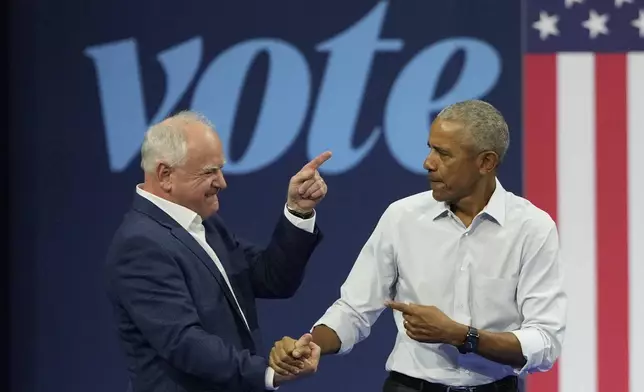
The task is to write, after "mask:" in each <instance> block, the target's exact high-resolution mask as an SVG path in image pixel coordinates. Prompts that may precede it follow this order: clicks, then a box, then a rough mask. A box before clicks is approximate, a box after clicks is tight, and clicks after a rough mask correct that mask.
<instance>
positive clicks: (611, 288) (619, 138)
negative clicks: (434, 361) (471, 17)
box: [524, 0, 644, 392]
mask: <svg viewBox="0 0 644 392" xmlns="http://www.w3.org/2000/svg"><path fill="white" fill-rule="evenodd" d="M525 5H526V8H525V13H524V18H525V19H524V22H525V23H524V43H525V46H524V48H525V57H524V94H525V100H524V103H525V107H524V113H525V117H524V121H525V123H524V132H525V137H524V141H525V148H524V157H525V173H524V178H525V184H524V189H525V195H526V197H527V198H528V199H530V200H531V201H532V202H533V203H535V204H536V205H537V206H539V207H541V208H543V209H545V210H546V211H548V212H549V213H550V214H551V216H552V217H553V218H554V219H555V220H556V221H557V224H558V227H559V234H560V240H561V248H562V258H563V261H564V264H565V267H564V268H565V273H566V278H567V281H566V290H567V292H568V295H569V313H568V328H567V331H566V338H565V342H564V347H563V353H562V356H561V358H560V360H559V361H558V363H557V365H556V366H555V369H553V371H551V372H548V373H544V374H536V375H531V376H529V377H528V391H529V392H629V391H630V392H635V391H639V392H641V391H644V384H642V380H641V378H642V377H641V372H643V371H644V353H643V351H644V0H527V1H526V2H525ZM638 372H640V375H639V377H638Z"/></svg>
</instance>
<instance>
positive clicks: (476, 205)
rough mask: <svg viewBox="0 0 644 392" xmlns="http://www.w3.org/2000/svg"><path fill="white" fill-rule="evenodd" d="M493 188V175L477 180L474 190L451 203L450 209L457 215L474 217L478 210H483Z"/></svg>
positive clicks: (470, 218) (494, 184)
mask: <svg viewBox="0 0 644 392" xmlns="http://www.w3.org/2000/svg"><path fill="white" fill-rule="evenodd" d="M495 189H496V179H495V177H494V176H492V177H489V178H486V179H484V180H482V181H479V182H478V183H477V184H476V186H475V188H474V192H472V193H471V194H470V195H469V196H467V197H464V198H462V199H461V200H459V201H458V202H456V203H454V204H452V211H454V213H455V214H457V216H463V217H466V218H468V220H472V219H474V217H475V216H476V215H478V213H479V212H481V211H483V209H484V208H485V206H486V205H487V203H488V202H489V201H490V198H491V197H492V194H493V193H494V190H495Z"/></svg>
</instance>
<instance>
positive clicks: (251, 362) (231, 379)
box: [108, 237, 268, 391]
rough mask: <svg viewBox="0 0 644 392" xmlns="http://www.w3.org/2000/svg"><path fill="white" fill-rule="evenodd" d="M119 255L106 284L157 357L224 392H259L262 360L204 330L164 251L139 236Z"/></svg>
mask: <svg viewBox="0 0 644 392" xmlns="http://www.w3.org/2000/svg"><path fill="white" fill-rule="evenodd" d="M120 254H121V256H120V257H119V258H118V259H116V261H115V262H114V264H113V267H112V269H111V273H109V274H108V284H109V286H110V288H111V291H112V293H113V295H115V296H117V297H118V300H119V302H120V303H121V304H122V306H123V307H124V308H125V309H126V310H127V312H128V314H129V315H130V317H132V319H133V322H134V324H135V325H136V326H137V327H138V328H139V329H140V331H141V333H142V334H143V336H144V337H145V338H146V339H147V341H148V342H149V343H150V345H151V346H152V347H153V348H154V349H155V350H156V351H157V352H158V353H159V355H160V356H161V357H162V358H164V359H165V360H166V361H168V362H169V363H170V364H171V365H172V366H173V367H175V368H177V369H179V370H181V371H183V372H185V373H188V374H192V375H194V376H197V377H199V378H201V379H204V380H209V381H211V382H212V383H213V384H214V385H216V386H219V387H222V389H225V390H244V391H246V390H248V391H264V390H265V383H264V377H265V372H266V368H267V366H268V362H267V361H266V359H264V358H262V357H259V356H256V355H251V354H250V352H249V351H248V350H241V351H240V350H237V349H236V348H234V347H233V346H232V345H230V344H227V343H226V342H225V341H224V340H222V339H221V338H220V337H219V336H216V335H213V334H210V333H207V332H206V331H204V329H203V328H202V326H201V325H200V320H199V317H198V315H197V310H196V307H195V305H194V303H193V301H192V298H191V295H190V293H189V291H188V288H187V286H186V284H185V280H184V276H183V273H182V270H181V268H180V267H179V265H178V264H177V263H176V261H175V260H174V259H173V257H172V256H171V255H170V254H169V253H168V252H167V251H165V250H164V249H163V248H162V247H161V246H160V245H159V244H158V243H156V242H155V241H153V240H152V239H149V238H141V237H139V238H134V239H130V240H129V241H127V242H126V243H125V245H124V246H123V248H122V252H121V253H120Z"/></svg>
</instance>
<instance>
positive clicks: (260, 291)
mask: <svg viewBox="0 0 644 392" xmlns="http://www.w3.org/2000/svg"><path fill="white" fill-rule="evenodd" d="M228 235H229V237H230V238H231V239H232V241H233V246H234V247H238V248H241V249H242V251H243V253H244V256H245V258H246V261H247V262H248V264H249V266H250V276H251V284H252V287H253V291H254V294H255V297H256V298H289V297H292V296H293V295H294V294H295V292H296V291H297V290H298V288H299V287H300V285H301V284H302V280H303V278H304V272H305V269H306V265H307V263H308V261H309V259H310V258H311V255H312V254H313V251H314V250H315V248H316V247H317V245H318V244H319V242H320V241H321V240H322V238H323V235H322V233H321V232H320V230H319V228H318V227H317V225H316V226H315V229H314V231H313V233H309V232H307V231H305V230H302V229H300V228H298V227H296V226H295V225H294V224H293V223H291V222H290V221H289V220H288V219H287V218H286V217H285V216H284V214H281V215H280V219H279V220H278V222H277V225H276V226H275V229H274V231H273V235H272V237H271V240H270V242H269V243H268V246H266V247H265V248H261V247H258V246H256V245H254V244H252V243H250V242H248V241H246V240H244V239H242V238H238V237H236V236H235V235H234V234H232V233H230V232H228Z"/></svg>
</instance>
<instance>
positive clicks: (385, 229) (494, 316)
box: [314, 180, 567, 386]
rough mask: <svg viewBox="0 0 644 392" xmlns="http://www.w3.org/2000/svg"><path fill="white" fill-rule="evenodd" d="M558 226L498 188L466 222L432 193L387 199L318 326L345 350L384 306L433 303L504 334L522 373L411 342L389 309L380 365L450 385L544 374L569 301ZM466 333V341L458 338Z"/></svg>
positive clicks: (465, 320) (364, 332)
mask: <svg viewBox="0 0 644 392" xmlns="http://www.w3.org/2000/svg"><path fill="white" fill-rule="evenodd" d="M558 241H559V240H558V234H557V228H556V226H555V223H554V221H553V220H552V219H551V218H550V216H549V215H548V214H547V213H545V212H544V211H542V210H540V209H538V208H537V207H535V206H534V205H533V204H531V203H530V202H529V201H527V200H525V199H523V198H521V197H519V196H516V195H514V194H512V193H510V192H507V191H506V190H505V189H503V187H502V186H501V183H500V182H499V181H498V180H497V181H496V189H495V191H494V193H493V195H492V197H491V198H490V201H489V202H488V205H487V206H486V207H485V209H484V210H483V211H481V213H479V214H478V215H477V216H476V218H475V219H474V220H473V221H472V224H471V225H470V226H469V227H465V225H464V224H463V223H462V222H461V220H460V219H459V218H458V217H456V215H455V214H454V213H453V212H452V211H451V210H450V209H449V207H448V206H447V205H446V204H445V203H442V202H438V201H436V200H435V199H434V198H433V197H432V193H431V191H427V192H423V193H419V194H416V195H412V196H410V197H407V198H404V199H401V200H398V201H396V202H394V203H392V204H391V205H390V206H389V207H388V208H387V210H386V211H385V212H384V214H383V215H382V217H381V218H380V221H379V222H378V224H377V226H376V228H375V230H374V231H373V233H372V235H371V236H370V238H369V239H368V241H367V243H366V244H365V245H364V247H363V249H362V251H361V252H360V254H359V256H358V258H357V260H356V262H355V265H354V266H353V268H352V270H351V272H350V273H349V276H348V278H347V280H346V281H345V282H344V284H343V285H342V288H341V291H340V298H339V299H338V300H337V301H336V302H334V303H333V305H332V306H331V307H330V308H329V309H328V310H327V311H326V313H325V314H324V315H323V316H322V318H321V319H320V320H318V321H317V322H316V323H315V324H314V325H319V324H325V325H327V326H328V327H330V328H331V329H333V330H334V331H335V332H336V333H337V335H338V337H339V338H340V340H341V342H342V346H341V349H340V352H339V354H346V353H348V352H349V351H351V349H352V348H353V346H354V345H355V344H357V343H358V342H360V341H362V340H363V339H365V338H367V337H368V336H369V332H370V329H371V326H372V325H373V324H374V323H375V322H376V320H377V319H378V317H379V316H380V314H381V312H382V311H383V310H384V309H385V307H384V302H385V301H386V300H389V299H393V300H396V301H399V302H407V303H417V304H421V305H434V306H436V307H438V308H439V309H440V310H442V311H443V312H444V313H445V314H447V316H449V317H450V318H452V319H453V320H455V321H457V322H459V323H462V324H465V325H470V326H473V327H475V328H478V329H482V330H486V331H492V332H504V331H506V332H512V333H514V334H515V335H516V337H517V338H518V340H519V342H520V344H521V349H522V351H523V355H524V357H525V358H526V360H527V363H526V365H525V366H524V367H523V368H522V369H514V368H512V367H511V366H506V365H501V364H498V363H495V362H492V361H489V360H487V359H485V358H483V357H481V356H479V355H477V354H460V353H459V352H458V350H457V348H455V347H454V346H451V345H448V344H428V343H419V342H417V341H415V340H413V339H411V338H410V337H408V336H407V334H406V333H405V328H404V327H403V318H402V315H401V313H400V312H397V311H395V312H394V321H395V324H396V327H397V330H398V332H397V336H396V341H395V345H394V348H393V351H392V352H391V354H390V355H389V358H388V360H387V363H386V365H385V368H386V370H387V371H391V370H393V371H397V372H400V373H404V374H406V375H408V376H411V377H416V378H419V379H424V380H427V381H430V382H437V383H442V384H447V385H453V386H467V385H480V384H485V383H489V382H493V381H495V380H498V379H501V378H503V377H505V376H508V375H519V376H521V377H523V375H525V374H526V373H529V372H534V371H543V370H547V369H549V368H550V367H552V365H553V364H554V362H555V360H556V359H557V358H558V356H559V354H560V352H561V346H562V344H563V338H564V331H565V316H566V306H567V298H566V295H565V293H564V291H563V288H562V285H563V276H562V264H561V261H560V257H559V243H558ZM463 338H465V337H463Z"/></svg>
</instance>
